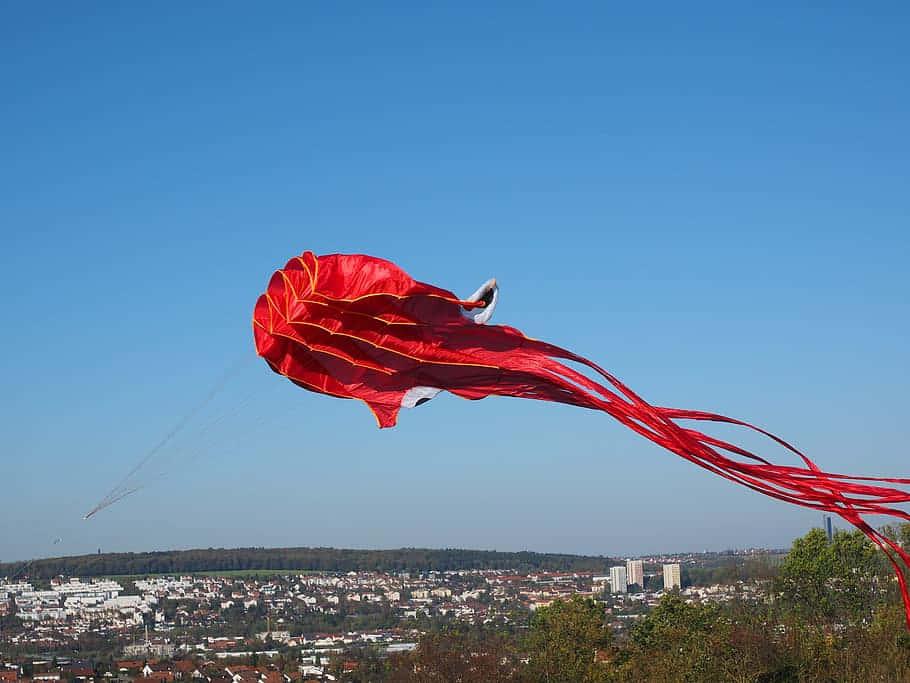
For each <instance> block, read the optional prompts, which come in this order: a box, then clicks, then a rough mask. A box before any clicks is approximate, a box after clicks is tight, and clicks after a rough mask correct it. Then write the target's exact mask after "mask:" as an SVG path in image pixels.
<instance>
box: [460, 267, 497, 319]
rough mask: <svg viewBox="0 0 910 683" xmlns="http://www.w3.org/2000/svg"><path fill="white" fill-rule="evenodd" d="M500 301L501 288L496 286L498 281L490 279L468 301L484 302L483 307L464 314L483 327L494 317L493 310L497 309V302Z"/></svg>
mask: <svg viewBox="0 0 910 683" xmlns="http://www.w3.org/2000/svg"><path fill="white" fill-rule="evenodd" d="M498 300H499V287H498V286H497V285H496V280H495V279H494V278H490V279H489V280H487V281H486V282H484V283H483V284H482V285H480V287H478V288H477V291H476V292H474V293H473V294H472V295H471V296H469V297H468V298H467V299H466V301H478V302H482V303H483V306H482V307H480V308H475V309H473V310H471V311H465V312H464V314H465V316H466V317H468V318H470V319H471V320H473V321H474V322H475V323H477V324H478V325H483V324H484V323H485V322H487V321H488V320H489V319H490V318H492V317H493V310H494V309H495V308H496V302H497V301H498Z"/></svg>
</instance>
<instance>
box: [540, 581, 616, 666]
mask: <svg viewBox="0 0 910 683" xmlns="http://www.w3.org/2000/svg"><path fill="white" fill-rule="evenodd" d="M612 642H613V634H612V632H611V631H610V629H609V628H608V627H607V626H606V625H605V623H604V611H603V606H602V605H599V604H598V603H596V602H594V600H592V599H591V598H584V599H583V598H581V597H580V596H578V595H573V596H572V599H571V600H569V601H568V602H565V601H562V600H557V601H555V602H553V603H552V604H551V605H549V606H547V607H541V608H540V609H538V610H537V611H536V612H535V613H534V616H533V617H532V619H531V630H530V633H529V634H528V638H527V642H526V646H527V652H528V656H529V671H530V674H531V680H534V681H543V682H546V683H559V682H565V683H588V682H594V681H603V680H606V679H607V675H608V670H607V668H606V666H605V665H604V664H602V663H600V662H597V661H595V654H596V653H597V652H598V651H606V650H607V649H608V648H609V647H610V646H611V644H612Z"/></svg>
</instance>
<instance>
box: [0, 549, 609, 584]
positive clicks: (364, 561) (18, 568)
mask: <svg viewBox="0 0 910 683" xmlns="http://www.w3.org/2000/svg"><path fill="white" fill-rule="evenodd" d="M615 563H616V562H615V560H613V559H610V558H607V557H594V556H582V555H564V554H557V553H534V552H528V551H522V552H498V551H492V550H464V549H456V548H446V549H438V550H435V549H426V548H398V549H394V550H345V549H339V548H233V549H225V548H207V549H197V550H169V551H162V552H147V553H103V554H100V553H99V554H97V555H78V556H73V557H55V558H48V559H39V560H32V561H30V562H8V563H0V576H19V575H27V576H29V577H31V578H34V579H44V580H46V579H50V578H53V577H55V576H60V575H63V576H84V577H92V576H114V575H143V574H193V573H196V572H215V571H230V572H242V571H257V572H259V571H275V572H276V573H281V572H293V571H337V572H348V571H381V572H390V573H394V572H402V571H415V572H423V571H433V570H437V571H444V570H462V569H517V570H518V571H521V572H532V571H556V570H559V571H594V572H604V571H606V570H607V569H608V568H609V567H610V566H611V565H613V564H615Z"/></svg>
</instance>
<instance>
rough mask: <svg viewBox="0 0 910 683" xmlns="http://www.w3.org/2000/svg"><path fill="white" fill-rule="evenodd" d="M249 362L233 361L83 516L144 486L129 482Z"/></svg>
mask: <svg viewBox="0 0 910 683" xmlns="http://www.w3.org/2000/svg"><path fill="white" fill-rule="evenodd" d="M246 363H248V360H247V358H245V357H244V358H241V359H239V360H237V361H235V362H234V363H232V364H231V365H230V366H229V367H228V369H227V370H225V372H224V373H222V375H221V376H220V377H219V378H218V380H217V381H216V382H215V384H214V385H213V386H212V388H211V389H210V390H209V392H208V393H207V394H206V395H205V397H204V398H203V399H202V400H201V401H200V402H199V403H198V404H196V405H195V406H194V407H193V408H191V409H190V411H189V412H187V413H186V414H185V415H183V417H181V418H180V419H179V420H178V421H177V423H176V424H175V425H174V426H173V427H171V429H170V430H168V432H167V433H165V435H164V436H163V437H162V438H161V439H160V440H159V441H158V442H157V443H156V444H155V445H154V446H153V447H152V448H150V449H149V450H148V451H147V452H146V453H145V454H144V455H143V456H142V457H141V458H140V459H139V461H138V462H137V463H136V464H135V465H134V466H133V467H132V469H130V471H129V472H127V474H126V475H125V476H124V477H123V478H122V479H121V480H120V481H119V482H118V483H117V485H116V486H114V488H112V489H111V490H110V491H109V492H108V494H107V495H106V496H105V497H104V498H102V499H101V500H100V501H99V502H98V503H97V504H96V505H95V506H94V507H93V508H92V509H91V510H89V512H88V513H87V514H86V515H85V516H84V517H83V519H89V518H90V517H92V516H93V515H95V514H96V513H98V512H100V511H101V510H103V509H104V508H106V507H108V506H109V505H113V504H114V503H116V502H117V501H119V500H121V499H122V498H125V497H126V496H128V495H130V494H131V493H134V492H135V491H138V490H139V489H140V488H142V485H139V486H136V487H133V488H130V487H128V486H127V482H129V480H130V479H131V478H132V477H133V476H134V475H135V474H136V473H137V472H139V470H141V469H142V468H143V467H144V466H145V465H146V464H147V463H148V462H149V460H151V459H152V457H153V456H154V455H155V454H156V453H158V452H159V451H161V449H163V448H164V447H165V446H166V445H167V444H168V443H169V442H170V441H171V440H172V439H173V438H174V437H175V436H177V435H178V434H179V433H180V432H181V431H183V429H184V428H185V427H186V426H187V424H189V422H190V421H191V420H192V419H193V418H194V417H195V416H196V415H197V414H199V412H201V411H202V410H203V409H204V408H205V407H206V406H207V405H209V403H211V402H212V400H213V399H214V398H215V397H216V396H217V395H218V394H219V393H221V391H222V390H223V389H224V387H225V386H226V384H227V383H228V381H229V380H230V379H232V378H233V377H234V376H236V374H237V373H238V372H239V371H240V369H241V368H242V367H243V365H244V364H246Z"/></svg>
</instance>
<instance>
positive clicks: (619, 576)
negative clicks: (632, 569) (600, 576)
mask: <svg viewBox="0 0 910 683" xmlns="http://www.w3.org/2000/svg"><path fill="white" fill-rule="evenodd" d="M628 588H629V584H628V582H627V581H626V568H625V567H623V566H622V565H620V566H618V567H610V592H611V593H625V592H626V591H627V590H628Z"/></svg>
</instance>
